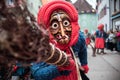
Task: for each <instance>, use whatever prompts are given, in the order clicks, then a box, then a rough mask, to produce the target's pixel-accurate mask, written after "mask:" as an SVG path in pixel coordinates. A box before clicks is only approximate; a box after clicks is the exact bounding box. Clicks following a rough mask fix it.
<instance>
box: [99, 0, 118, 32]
mask: <svg viewBox="0 0 120 80" xmlns="http://www.w3.org/2000/svg"><path fill="white" fill-rule="evenodd" d="M97 14H98V24H100V23H102V24H104V26H105V27H104V29H105V31H109V30H113V31H114V30H115V29H116V28H119V29H120V0H97Z"/></svg>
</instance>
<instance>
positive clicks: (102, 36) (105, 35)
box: [96, 30, 108, 39]
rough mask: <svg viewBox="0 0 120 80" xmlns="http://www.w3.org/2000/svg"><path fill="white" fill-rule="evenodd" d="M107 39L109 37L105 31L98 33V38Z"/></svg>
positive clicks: (98, 31)
mask: <svg viewBox="0 0 120 80" xmlns="http://www.w3.org/2000/svg"><path fill="white" fill-rule="evenodd" d="M107 37H108V35H107V33H105V32H104V31H100V30H97V31H96V38H104V39H106V38H107Z"/></svg>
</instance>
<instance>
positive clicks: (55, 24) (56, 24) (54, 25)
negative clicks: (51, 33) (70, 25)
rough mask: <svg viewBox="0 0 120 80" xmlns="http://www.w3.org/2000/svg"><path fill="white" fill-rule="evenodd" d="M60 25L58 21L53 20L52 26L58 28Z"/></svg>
mask: <svg viewBox="0 0 120 80" xmlns="http://www.w3.org/2000/svg"><path fill="white" fill-rule="evenodd" d="M58 27H59V25H58V23H57V22H53V23H52V26H51V28H53V29H57V28H58Z"/></svg>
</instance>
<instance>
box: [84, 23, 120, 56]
mask: <svg viewBox="0 0 120 80" xmlns="http://www.w3.org/2000/svg"><path fill="white" fill-rule="evenodd" d="M97 28H98V29H97V30H96V32H95V33H94V34H90V32H88V29H85V30H84V34H85V38H86V45H87V46H88V45H90V46H91V48H92V50H93V55H92V56H94V57H95V56H96V54H106V53H105V52H104V49H108V50H111V51H117V52H120V29H119V27H118V28H116V29H115V30H112V29H111V30H109V31H108V32H105V31H104V25H103V24H99V25H98V27H97ZM91 43H92V44H91Z"/></svg>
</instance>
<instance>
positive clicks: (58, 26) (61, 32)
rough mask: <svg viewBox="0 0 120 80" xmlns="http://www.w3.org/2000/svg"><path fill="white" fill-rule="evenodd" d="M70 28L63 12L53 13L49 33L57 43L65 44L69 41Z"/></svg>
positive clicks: (67, 18) (68, 19)
mask: <svg viewBox="0 0 120 80" xmlns="http://www.w3.org/2000/svg"><path fill="white" fill-rule="evenodd" d="M71 32H72V26H71V22H70V18H69V16H68V15H67V14H66V13H65V12H63V11H55V12H53V14H52V15H51V18H50V33H51V34H52V36H53V37H54V39H55V40H56V42H57V43H59V44H67V43H69V41H70V36H71Z"/></svg>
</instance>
